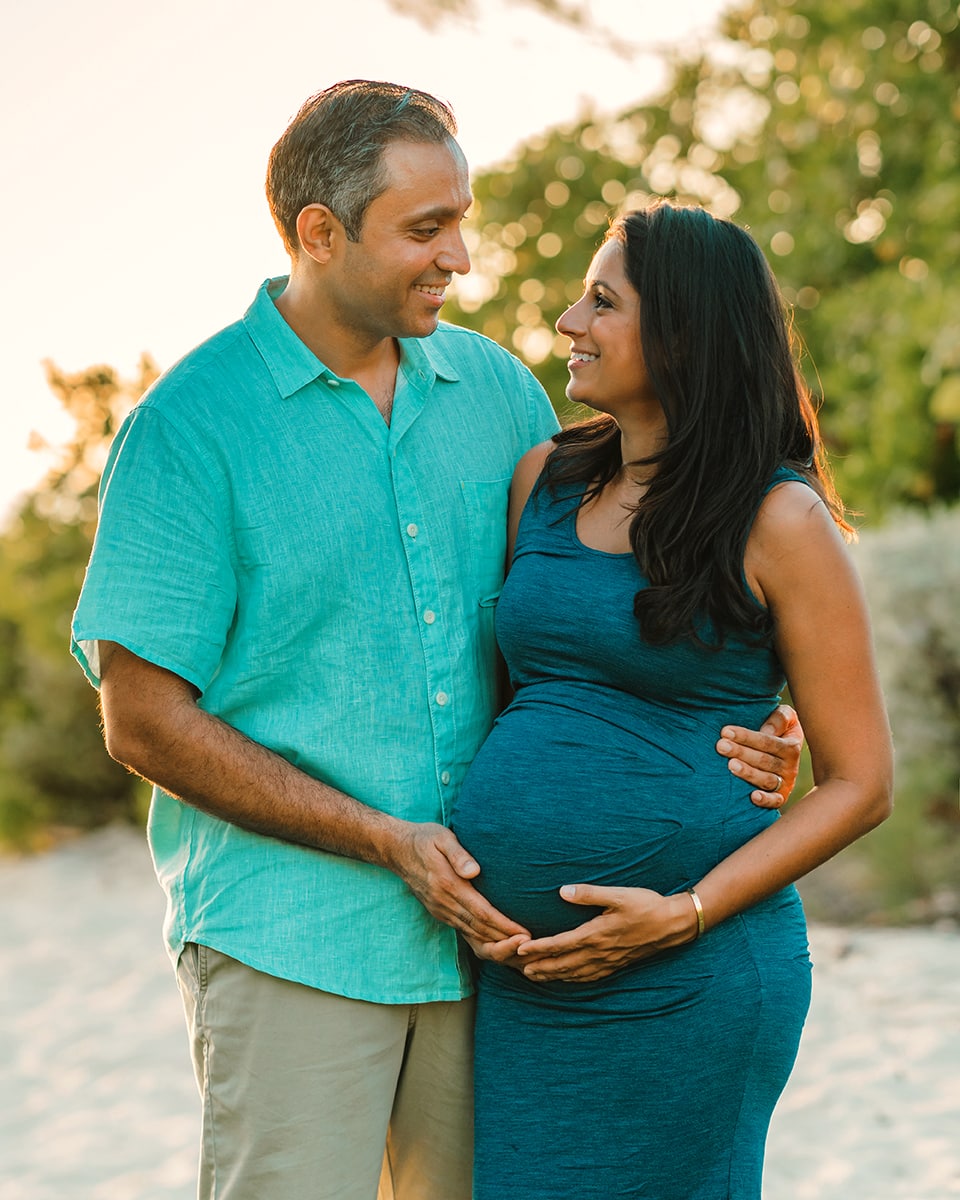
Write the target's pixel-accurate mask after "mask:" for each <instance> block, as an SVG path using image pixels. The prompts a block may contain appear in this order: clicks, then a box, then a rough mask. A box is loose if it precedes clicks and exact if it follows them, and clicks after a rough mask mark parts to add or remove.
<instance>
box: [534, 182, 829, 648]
mask: <svg viewBox="0 0 960 1200" xmlns="http://www.w3.org/2000/svg"><path fill="white" fill-rule="evenodd" d="M604 240H605V241H609V240H615V241H617V242H619V243H620V245H621V246H622V247H623V251H624V267H625V273H626V276H627V278H628V280H629V281H630V283H631V285H632V286H633V288H634V289H635V290H636V292H637V294H638V295H639V297H640V335H641V345H642V349H643V356H644V361H645V364H646V369H647V371H648V373H649V375H650V378H651V381H652V383H653V386H654V388H655V389H656V393H657V396H658V397H659V400H660V403H661V405H662V406H663V412H664V416H665V418H666V427H667V439H666V445H665V446H664V447H663V449H662V450H660V451H658V452H657V453H656V454H655V455H653V456H651V457H650V458H649V459H645V460H644V463H645V464H648V465H653V466H655V468H656V470H655V473H654V474H653V477H652V479H651V482H650V485H649V488H648V490H647V492H646V493H645V495H644V496H643V498H642V500H641V502H640V503H639V504H638V506H637V508H636V511H635V513H634V515H633V517H632V519H631V523H630V542H631V545H632V547H633V552H634V554H635V556H636V559H637V562H638V563H639V566H640V570H641V571H642V573H643V574H644V576H646V578H647V580H648V581H649V587H645V588H642V589H641V590H640V591H638V592H637V594H636V596H635V597H634V613H635V615H636V617H637V620H638V621H639V623H640V628H641V632H642V634H643V636H644V638H646V639H647V640H648V641H650V642H653V643H655V644H667V643H671V642H676V641H679V640H681V639H683V638H686V637H690V636H693V637H695V638H697V639H698V640H701V641H707V642H709V644H714V645H716V644H720V643H722V641H723V640H724V639H725V638H726V637H727V636H729V635H731V634H736V635H738V636H741V637H746V638H747V639H749V640H755V639H760V640H764V639H766V638H769V636H770V635H771V631H772V625H771V620H770V617H769V614H768V613H767V612H766V610H765V609H763V608H762V607H761V606H760V605H759V604H757V602H756V601H755V599H754V598H753V597H752V596H751V595H750V593H749V591H748V590H747V585H746V581H745V579H744V575H743V556H744V550H745V548H746V543H747V537H748V535H749V533H750V528H751V526H752V524H753V521H754V518H755V516H756V513H757V510H758V508H759V506H760V503H761V501H762V499H763V496H764V493H765V491H766V489H767V487H768V485H769V482H770V479H771V477H772V476H773V474H774V472H775V471H776V470H777V468H778V467H780V466H787V467H790V468H791V469H792V470H794V471H796V472H798V473H799V474H801V475H802V476H803V477H804V478H805V479H807V480H808V481H809V482H810V484H811V485H812V486H813V488H814V490H815V491H816V492H817V494H818V495H819V496H820V497H821V499H822V500H823V501H824V503H825V504H826V505H827V507H828V509H829V510H830V512H831V514H832V516H833V518H834V520H835V521H836V522H837V524H838V525H839V526H840V527H841V529H842V530H843V531H844V533H845V535H847V536H852V529H851V527H850V525H849V524H848V523H847V521H846V520H845V516H844V507H843V504H842V503H841V501H840V499H839V497H838V496H837V494H836V491H835V490H834V487H833V484H832V482H831V479H830V475H829V472H828V470H827V466H826V462H825V459H824V453H823V447H822V444H821V441H820V434H819V430H818V426H817V418H816V413H815V410H814V405H813V402H812V400H811V396H810V392H809V390H808V388H807V386H806V384H805V383H804V381H803V379H802V377H801V375H800V371H799V368H798V365H797V356H796V353H795V343H794V338H793V334H792V329H791V325H790V321H789V318H788V315H787V312H786V308H785V305H784V302H783V299H782V297H781V295H780V290H779V288H778V286H777V283H776V280H775V279H774V277H773V274H772V272H771V270H770V268H769V266H768V265H767V262H766V259H765V258H764V256H763V253H762V252H761V250H760V248H759V246H758V245H757V244H756V242H755V241H754V240H753V238H752V237H750V235H749V234H748V233H746V232H745V231H744V230H743V229H741V228H739V226H737V225H734V224H733V223H732V222H731V221H726V220H721V219H718V218H717V217H714V216H712V215H711V214H710V213H708V212H706V211H705V210H703V209H700V208H693V207H680V206H677V205H674V204H671V203H668V202H660V203H657V204H655V205H654V206H652V207H650V208H648V209H643V210H640V211H635V212H628V213H625V214H623V215H621V216H619V217H617V218H616V219H615V220H614V221H613V223H612V224H611V226H610V229H609V230H608V232H607V235H606V238H605V239H604ZM554 440H555V441H556V447H555V448H554V450H553V451H552V452H551V454H550V456H549V458H548V461H547V467H546V472H545V475H544V480H543V482H544V484H545V485H546V486H547V487H548V488H549V489H550V490H551V491H556V490H557V489H558V488H561V487H564V486H565V485H569V484H572V483H573V484H580V483H582V484H585V485H586V491H585V493H584V496H583V501H581V503H583V502H586V501H587V500H589V499H590V498H592V497H593V496H595V495H597V494H598V493H599V492H600V491H601V490H602V489H603V487H604V486H605V485H606V484H608V483H609V482H610V481H611V480H612V479H613V478H614V477H615V476H616V474H617V472H618V471H619V469H620V467H621V464H622V458H621V452H620V429H619V427H618V426H617V424H616V422H615V421H614V419H613V418H612V417H610V416H606V415H601V416H597V417H594V418H591V419H589V420H587V421H584V422H581V423H578V424H576V425H572V426H570V427H568V428H567V429H565V430H564V431H563V432H561V433H559V434H557V436H556V438H555V439H554ZM705 622H706V624H705Z"/></svg>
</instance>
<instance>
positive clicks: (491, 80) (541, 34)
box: [0, 0, 730, 512]
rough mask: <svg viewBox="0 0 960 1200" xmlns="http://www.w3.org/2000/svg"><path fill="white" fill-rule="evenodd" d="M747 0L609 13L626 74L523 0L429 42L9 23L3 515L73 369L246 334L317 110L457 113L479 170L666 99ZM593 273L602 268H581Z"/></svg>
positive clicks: (197, 22) (602, 6) (277, 4)
mask: <svg viewBox="0 0 960 1200" xmlns="http://www.w3.org/2000/svg"><path fill="white" fill-rule="evenodd" d="M729 6H730V0H669V3H666V4H665V3H663V0H594V3H593V11H594V14H595V16H596V17H597V19H598V20H599V21H600V22H601V23H603V24H605V25H606V26H607V27H609V28H611V29H612V30H614V31H615V32H616V33H617V34H618V35H620V36H621V37H623V38H624V39H626V40H627V41H629V42H630V43H632V44H634V45H636V46H637V47H638V48H639V51H640V52H639V53H638V54H637V55H636V56H635V57H633V58H632V59H630V60H625V59H622V58H619V57H617V56H615V55H614V54H612V53H611V52H610V51H609V50H607V49H605V48H603V47H602V46H601V45H599V44H598V43H596V42H592V41H590V40H589V39H587V38H585V37H584V36H583V35H581V34H579V33H577V32H576V31H574V30H571V29H566V28H563V27H561V26H559V25H556V24H554V23H552V22H550V21H548V20H547V19H546V18H544V17H541V16H539V15H537V14H536V13H534V12H532V11H531V10H529V9H528V8H526V7H525V6H524V5H522V4H518V3H516V2H515V0H514V2H513V3H511V2H510V0H479V3H478V4H477V8H478V9H479V10H481V12H482V15H480V16H479V17H478V18H477V19H476V20H475V21H473V22H470V23H463V22H458V21H448V22H446V23H445V24H444V25H442V26H441V27H440V29H439V30H438V31H437V32H435V33H427V32H426V31H425V30H424V29H423V28H422V27H421V26H420V25H419V24H418V23H417V22H415V21H414V20H413V19H412V18H409V17H403V16H400V15H398V14H396V13H394V12H393V11H391V10H390V9H389V8H388V6H387V4H386V0H339V2H338V3H324V2H323V0H319V2H318V0H271V2H269V3H262V2H261V3H257V4H252V3H245V2H244V0H163V3H146V2H145V0H85V2H84V3H83V4H78V3H76V0H30V2H29V3H18V4H10V5H8V6H7V9H6V12H5V15H4V22H3V24H4V51H5V53H4V70H3V73H2V75H0V101H2V102H0V112H2V117H0V122H2V125H0V155H2V159H0V161H2V166H3V181H4V183H3V187H2V189H0V261H2V264H3V273H4V284H5V286H4V288H3V292H2V298H0V305H2V308H0V355H2V392H0V406H2V407H0V411H2V416H3V424H2V429H0V512H2V511H5V510H6V509H7V507H8V506H9V504H10V502H11V499H12V498H13V497H14V496H15V495H16V494H17V493H18V492H20V491H22V490H23V489H26V488H29V487H31V486H33V485H34V484H35V483H36V482H37V481H38V480H39V479H40V477H41V476H42V475H43V473H44V472H45V470H46V469H47V467H48V466H49V464H50V462H51V458H50V456H49V455H44V454H42V453H36V452H32V451H30V450H28V442H29V440H30V435H31V432H33V431H36V432H38V433H39V434H40V435H41V436H43V437H44V438H46V439H47V440H48V441H49V442H51V443H54V444H56V443H57V442H58V441H61V440H63V438H65V437H66V436H67V435H68V433H69V429H70V426H69V423H68V422H67V420H66V419H65V418H64V417H63V415H62V414H61V412H60V409H59V407H58V405H57V402H56V400H55V399H54V398H53V397H52V396H51V394H50V392H49V390H48V388H47V385H46V381H45V378H44V374H43V367H42V363H43V360H44V359H52V360H53V361H54V362H55V363H56V364H57V365H58V366H60V367H62V368H63V369H65V370H67V371H74V370H79V369H81V368H83V367H86V366H89V365H92V364H94V363H109V364H111V365H113V366H115V367H117V368H118V369H119V370H120V371H121V373H122V374H124V375H130V374H132V373H133V371H134V368H135V365H136V363H137V360H138V358H139V355H140V353H141V351H144V350H146V351H149V352H150V353H151V354H152V355H153V357H154V358H155V359H156V360H157V362H158V363H159V365H160V366H161V367H165V366H169V365H170V364H172V363H173V362H174V361H175V360H176V359H177V358H179V357H180V356H181V355H182V354H183V353H185V352H186V351H187V350H189V349H190V348H191V346H193V345H195V344H196V343H197V342H199V341H200V340H202V339H203V338H205V337H207V336H208V335H209V334H211V333H213V332H215V331H216V330H217V329H219V328H220V327H222V326H223V325H226V324H228V323H229V322H230V321H232V320H234V319H236V318H237V317H238V316H240V315H241V314H242V312H243V310H244V309H245V308H246V307H247V305H248V303H249V302H250V300H251V299H252V297H253V294H254V291H255V290H256V287H257V285H258V284H259V283H260V282H261V280H263V279H264V278H266V277H267V276H268V275H277V274H282V273H284V272H285V270H286V258H285V256H284V253H283V250H282V247H281V244H280V241H279V239H278V237H277V234H276V232H275V231H274V228H273V225H272V222H271V220H270V216H269V213H268V211H267V207H266V202H265V200H264V197H263V175H264V168H265V165H266V159H267V155H268V153H269V150H270V147H271V146H272V145H273V142H274V141H275V140H276V138H277V137H278V136H279V134H280V133H281V132H282V130H283V128H284V126H285V125H286V123H287V121H288V120H289V118H290V116H291V115H292V114H293V113H294V112H295V111H296V110H297V108H298V107H299V105H300V103H301V102H302V101H303V100H304V99H305V98H306V97H307V96H308V95H310V94H311V93H312V92H315V91H318V90H319V89H320V88H323V87H326V86H327V85H328V84H330V83H333V82H335V81H336V80H338V79H345V78H353V77H361V76H362V77H367V78H378V79H390V80H394V81H397V82H402V83H409V84H412V85H414V86H417V87H422V88H425V89H426V90H428V91H431V92H434V93H436V94H437V95H439V96H442V97H443V98H444V99H446V100H448V101H449V102H450V103H451V104H452V105H453V108H454V110H455V112H456V114H457V117H458V120H459V124H460V142H461V145H462V146H463V148H464V150H465V152H466V154H467V158H468V159H469V161H470V163H471V165H472V166H474V167H482V166H489V165H492V164H494V163H496V162H499V161H502V160H503V159H505V158H507V157H508V156H509V155H510V153H511V152H512V151H513V150H514V148H515V147H516V146H517V145H518V144H519V143H520V142H521V141H522V140H523V139H524V138H526V137H527V136H529V135H530V134H533V133H536V132H538V131H540V130H542V129H546V128H548V127H550V126H551V125H556V124H560V123H562V122H565V121H568V120H571V119H574V118H575V117H577V116H578V115H579V114H580V113H581V112H582V111H583V110H584V109H585V108H586V107H587V106H590V107H592V108H593V110H594V111H598V112H614V111H616V110H618V109H620V108H622V107H625V106H626V105H628V104H630V103H631V102H633V101H637V100H640V99H643V98H645V97H647V96H649V95H650V94H652V93H653V92H655V91H656V90H657V89H658V88H659V87H660V86H661V85H662V83H663V80H664V76H663V73H662V70H661V67H660V62H659V59H658V57H657V56H656V54H655V51H656V50H657V49H658V48H660V47H664V46H667V45H671V44H676V43H677V42H686V41H688V40H690V39H702V38H705V37H709V34H710V31H711V30H712V29H713V28H714V27H715V25H716V21H717V18H718V16H719V14H720V13H721V12H722V11H724V10H725V9H727V8H728V7H729ZM585 257H586V255H585Z"/></svg>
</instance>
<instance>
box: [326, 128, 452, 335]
mask: <svg viewBox="0 0 960 1200" xmlns="http://www.w3.org/2000/svg"><path fill="white" fill-rule="evenodd" d="M383 161H384V166H385V168H386V170H387V174H388V178H389V180H390V182H389V185H388V186H387V189H386V191H384V192H382V193H381V194H380V195H379V196H378V197H377V198H376V200H374V201H373V202H372V204H371V205H370V206H369V208H368V209H367V211H366V214H365V216H364V219H363V227H362V229H361V232H360V240H359V242H346V243H344V244H343V252H342V255H341V256H340V258H339V260H338V263H337V270H336V272H335V274H334V275H333V276H332V278H331V277H328V278H329V279H330V282H331V283H332V284H333V286H334V289H335V292H336V300H337V308H338V311H339V313H340V314H341V315H342V317H343V318H344V321H345V323H348V324H349V325H350V327H351V329H352V330H353V332H354V333H355V334H358V335H360V337H361V338H363V337H364V335H365V334H366V335H367V337H368V338H369V339H370V340H371V341H373V342H376V341H380V340H382V339H383V338H387V337H426V336H428V335H429V334H431V333H433V331H434V330H435V329H436V327H437V323H438V321H439V319H440V308H441V306H442V304H443V299H444V291H445V289H446V286H447V284H448V283H449V282H450V280H451V279H452V278H453V275H454V273H456V274H458V275H465V274H466V273H467V271H469V270H470V259H469V256H468V255H467V248H466V246H465V245H464V242H463V237H462V235H461V232H460V222H461V221H462V220H463V218H464V216H465V214H466V211H467V209H468V208H469V207H470V203H471V201H472V199H473V197H472V196H471V194H470V182H469V178H468V175H467V164H466V160H465V159H464V157H463V154H462V152H461V150H460V147H459V146H458V145H457V144H456V142H454V141H453V140H452V139H451V140H449V141H447V142H441V143H434V142H405V141H398V142H391V143H390V144H389V145H388V146H387V147H386V149H385V150H384V155H383Z"/></svg>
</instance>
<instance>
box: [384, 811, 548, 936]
mask: <svg viewBox="0 0 960 1200" xmlns="http://www.w3.org/2000/svg"><path fill="white" fill-rule="evenodd" d="M389 866H390V870H392V871H393V872H394V873H395V874H396V875H399V876H400V878H401V879H402V880H403V881H404V883H406V885H407V887H409V888H410V890H411V891H412V892H413V894H414V895H415V896H416V897H417V899H418V900H419V901H420V903H421V904H422V905H423V907H424V908H425V909H426V910H427V912H428V913H430V915H431V916H433V917H436V919H437V920H438V921H442V922H443V923H444V924H445V925H452V926H453V928H454V929H457V930H459V932H460V933H462V934H463V936H464V937H465V938H466V939H467V940H468V942H469V943H470V944H471V945H474V944H475V943H476V944H478V945H479V944H483V943H488V942H494V943H496V942H501V941H503V940H504V939H511V940H512V939H514V938H515V937H517V936H519V937H521V938H529V936H530V934H529V932H528V931H527V930H526V929H524V927H523V926H522V925H520V924H518V923H517V922H516V921H513V920H511V919H510V918H509V917H506V916H504V915H503V913H502V912H499V911H498V910H497V909H496V908H494V907H493V905H492V904H491V903H490V902H489V901H488V900H487V899H486V898H485V897H484V896H482V895H481V894H480V892H478V891H477V889H476V888H475V887H474V886H473V884H472V883H471V882H470V881H471V880H472V879H475V878H476V876H477V875H479V874H480V866H479V864H478V863H477V862H476V861H475V860H474V859H473V858H472V857H471V855H470V854H468V853H467V851H466V850H465V849H464V848H463V846H461V845H460V843H459V842H458V841H457V839H456V837H455V836H454V835H453V834H452V833H451V832H450V830H449V829H446V828H445V827H444V826H443V825H434V824H415V823H412V822H411V823H409V824H408V825H407V827H406V828H405V829H404V831H403V834H402V836H401V837H399V838H398V839H397V842H396V844H395V846H394V847H393V849H392V851H391V854H390V861H389Z"/></svg>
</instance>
